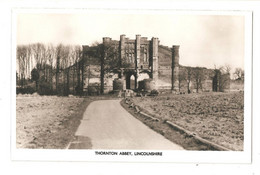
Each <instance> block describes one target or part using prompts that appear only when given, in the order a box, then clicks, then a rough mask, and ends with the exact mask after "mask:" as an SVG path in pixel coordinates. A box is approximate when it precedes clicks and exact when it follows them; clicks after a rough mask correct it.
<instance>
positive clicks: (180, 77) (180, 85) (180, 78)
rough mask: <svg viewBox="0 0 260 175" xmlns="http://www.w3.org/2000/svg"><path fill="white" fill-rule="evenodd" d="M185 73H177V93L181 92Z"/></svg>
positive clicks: (181, 71)
mask: <svg viewBox="0 0 260 175" xmlns="http://www.w3.org/2000/svg"><path fill="white" fill-rule="evenodd" d="M186 76H187V75H186V72H185V71H183V70H181V69H180V71H179V74H178V77H177V78H178V83H179V84H178V87H179V91H181V88H182V87H183V82H184V81H185V80H186Z"/></svg>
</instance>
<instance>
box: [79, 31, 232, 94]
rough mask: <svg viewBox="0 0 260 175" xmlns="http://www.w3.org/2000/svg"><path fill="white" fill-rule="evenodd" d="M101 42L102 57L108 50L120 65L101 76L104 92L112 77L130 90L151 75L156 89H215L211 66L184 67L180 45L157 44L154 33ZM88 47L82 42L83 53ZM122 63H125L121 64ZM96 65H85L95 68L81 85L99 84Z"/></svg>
mask: <svg viewBox="0 0 260 175" xmlns="http://www.w3.org/2000/svg"><path fill="white" fill-rule="evenodd" d="M102 45H103V47H102V49H103V54H102V57H103V59H104V60H106V59H107V57H108V55H111V52H112V53H113V54H112V55H113V56H114V57H117V58H118V60H119V62H120V65H122V66H121V67H120V66H119V67H117V70H116V71H113V73H106V74H105V76H104V80H103V82H104V92H105V93H106V92H109V91H111V90H113V80H114V79H117V78H120V79H121V80H122V81H123V83H124V89H133V90H134V89H138V82H139V81H142V80H143V79H152V84H153V88H154V89H157V90H173V91H176V92H183V93H186V92H195V91H196V92H200V91H213V90H214V88H215V89H217V88H216V87H214V86H213V80H214V81H219V79H216V76H215V70H213V69H207V68H201V67H186V66H182V65H180V64H179V59H180V58H179V49H180V46H178V45H173V46H172V47H171V48H169V47H167V46H163V45H160V41H159V39H158V38H156V37H153V38H151V39H150V40H148V38H147V37H141V35H136V38H135V39H129V38H127V37H126V36H125V35H121V36H120V40H112V38H109V37H104V38H103V43H102ZM89 48H90V47H88V46H83V52H86V53H87V50H88V49H89ZM111 48H112V51H111ZM123 63H126V64H127V65H128V66H127V67H124V66H123ZM100 69H101V68H100V65H99V64H97V65H90V64H88V65H86V70H85V71H89V72H95V73H92V74H93V75H94V74H95V76H92V77H88V78H87V77H86V78H84V89H87V88H88V87H89V86H92V85H93V84H95V85H97V84H99V86H100V84H101V82H102V80H101V81H100V78H101V77H100V73H99V72H100V71H101V70H100ZM115 72H117V73H115ZM86 74H87V73H86ZM189 74H190V75H189ZM214 76H215V79H214ZM90 82H91V83H90ZM215 86H216V82H215ZM225 88H226V89H227V88H228V87H225Z"/></svg>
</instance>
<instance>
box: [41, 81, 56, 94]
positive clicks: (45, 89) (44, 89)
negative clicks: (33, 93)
mask: <svg viewBox="0 0 260 175" xmlns="http://www.w3.org/2000/svg"><path fill="white" fill-rule="evenodd" d="M38 93H39V95H53V91H52V89H51V85H50V83H48V82H41V83H40V84H39V89H38Z"/></svg>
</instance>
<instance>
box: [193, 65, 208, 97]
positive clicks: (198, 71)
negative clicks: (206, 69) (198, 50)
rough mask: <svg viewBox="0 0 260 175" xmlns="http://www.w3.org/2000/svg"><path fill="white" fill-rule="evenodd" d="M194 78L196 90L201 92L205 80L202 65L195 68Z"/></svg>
mask: <svg viewBox="0 0 260 175" xmlns="http://www.w3.org/2000/svg"><path fill="white" fill-rule="evenodd" d="M192 75H193V78H194V81H195V88H196V92H197V93H198V92H199V89H202V81H203V80H204V78H205V77H204V73H203V68H200V67H195V68H194V69H193V74H192Z"/></svg>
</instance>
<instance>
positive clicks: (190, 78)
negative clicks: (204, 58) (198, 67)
mask: <svg viewBox="0 0 260 175" xmlns="http://www.w3.org/2000/svg"><path fill="white" fill-rule="evenodd" d="M185 70H186V75H187V78H186V80H187V88H188V89H187V90H188V93H190V92H191V91H190V83H191V81H192V74H193V73H192V68H191V67H187V68H186V69H185Z"/></svg>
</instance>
